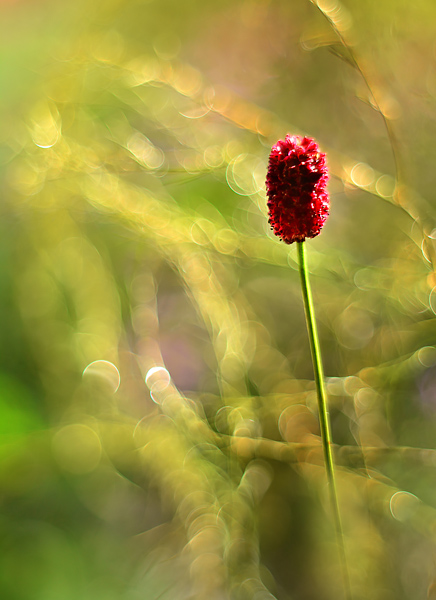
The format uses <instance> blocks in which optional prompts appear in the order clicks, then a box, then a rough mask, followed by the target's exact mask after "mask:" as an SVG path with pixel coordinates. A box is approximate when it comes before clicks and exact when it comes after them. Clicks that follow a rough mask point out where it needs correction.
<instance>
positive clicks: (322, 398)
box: [297, 242, 351, 600]
mask: <svg viewBox="0 0 436 600" xmlns="http://www.w3.org/2000/svg"><path fill="white" fill-rule="evenodd" d="M297 248H298V259H299V260H298V262H299V267H300V280H301V289H302V292H303V299H304V311H305V313H306V323H307V332H308V334H309V342H310V351H311V354H312V363H313V371H314V375H315V385H316V391H317V397H318V413H319V423H320V429H321V441H322V447H323V451H324V462H325V468H326V472H327V481H328V487H329V493H330V502H331V506H332V511H333V519H334V524H335V530H336V539H337V543H338V550H339V556H340V560H341V564H342V571H343V576H344V587H345V597H346V599H347V600H351V588H350V579H349V575H348V567H347V560H346V555H345V545H344V535H343V531H342V521H341V513H340V510H339V502H338V494H337V491H336V480H335V468H334V463H333V454H332V448H331V445H332V436H331V431H330V419H329V414H328V408H327V395H326V391H325V385H324V369H323V366H322V358H321V351H320V346H319V339H318V330H317V327H316V321H315V311H314V307H313V299H312V291H311V288H310V282H309V273H308V270H307V261H306V244H305V242H297Z"/></svg>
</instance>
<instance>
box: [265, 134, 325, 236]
mask: <svg viewBox="0 0 436 600" xmlns="http://www.w3.org/2000/svg"><path fill="white" fill-rule="evenodd" d="M327 180H328V169H327V165H326V160H325V154H324V153H323V152H320V150H319V147H318V144H317V143H316V142H315V140H313V139H312V138H309V137H304V138H301V137H299V136H290V135H287V136H286V138H285V140H279V141H278V142H277V144H275V145H274V146H273V147H272V150H271V154H270V157H269V163H268V174H267V177H266V191H267V196H268V214H269V223H270V224H271V228H272V229H273V231H274V233H275V234H276V235H277V236H279V237H280V238H281V239H282V240H283V241H284V242H286V244H292V242H303V241H304V240H305V239H306V238H313V237H315V236H316V235H318V234H319V233H320V231H321V229H322V227H323V225H324V223H325V221H326V219H327V217H328V214H329V196H328V192H327V189H326V186H327Z"/></svg>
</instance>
